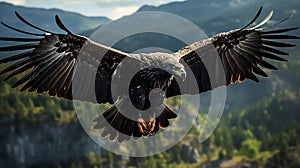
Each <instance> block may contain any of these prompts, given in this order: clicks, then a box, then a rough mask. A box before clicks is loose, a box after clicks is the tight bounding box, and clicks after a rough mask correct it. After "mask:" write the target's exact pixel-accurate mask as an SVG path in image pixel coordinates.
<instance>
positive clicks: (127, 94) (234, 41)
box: [0, 8, 299, 142]
mask: <svg viewBox="0 0 300 168" xmlns="http://www.w3.org/2000/svg"><path fill="white" fill-rule="evenodd" d="M260 13H261V8H260V10H259V12H258V13H257V15H256V16H255V17H254V18H253V20H252V21H251V22H250V23H249V24H248V25H246V26H244V27H243V28H240V29H237V30H232V31H229V32H227V33H220V34H217V35H215V36H213V37H211V38H209V39H206V40H203V41H199V42H196V43H194V44H191V45H189V46H187V47H185V48H183V49H181V50H179V51H178V52H176V53H173V54H168V53H151V54H144V53H141V54H128V53H124V52H122V51H118V50H116V49H113V48H110V47H107V46H104V45H102V44H98V43H95V42H93V41H91V40H90V39H88V38H86V37H83V36H79V35H76V34H73V33H72V32H71V31H70V30H68V29H67V28H66V27H65V26H64V25H63V23H62V22H61V21H60V19H59V18H58V16H56V17H55V19H56V23H57V25H58V26H59V28H61V29H62V30H64V31H65V32H66V34H56V33H54V32H50V31H47V30H44V29H42V28H39V27H37V26H35V25H33V24H31V23H30V22H28V21H27V20H25V19H24V18H23V17H22V16H21V15H19V14H18V13H16V16H17V17H18V18H19V19H20V20H21V21H22V22H24V23H25V24H27V25H28V26H30V27H32V28H34V29H37V30H39V31H41V33H31V32H27V31H23V30H20V29H17V28H14V27H12V26H10V25H7V24H5V23H2V24H3V25H4V26H5V27H7V28H9V29H12V30H14V31H17V32H20V33H23V34H27V35H31V36H32V38H22V37H0V40H1V41H15V42H25V44H20V45H13V46H5V47H1V48H0V52H3V51H17V50H21V51H22V50H25V51H24V52H21V53H18V54H16V55H13V56H8V57H6V58H3V59H1V60H0V63H1V64H3V63H9V66H8V67H7V68H5V69H4V70H2V71H1V72H0V75H6V78H5V80H9V79H11V78H12V77H14V76H15V75H19V74H22V78H21V79H20V80H18V81H17V82H16V83H15V84H14V85H13V87H17V86H19V85H22V88H21V91H24V90H28V91H29V92H37V93H48V94H49V95H51V96H56V97H60V98H65V99H69V100H73V99H78V100H82V101H90V102H94V103H111V104H113V105H112V107H111V108H110V109H108V110H107V111H105V112H104V113H103V115H101V116H99V117H98V118H96V119H95V120H94V121H95V127H94V128H95V129H101V128H104V131H103V132H102V135H103V136H107V135H109V139H111V140H115V139H117V140H118V141H119V142H122V141H124V140H129V139H130V138H131V137H134V138H139V137H141V136H148V135H152V134H155V133H156V132H157V131H158V130H159V128H166V127H168V126H169V119H173V118H176V116H177V115H176V114H175V113H174V112H172V110H170V109H169V108H168V107H167V106H166V105H165V104H164V103H163V100H164V99H165V98H168V97H172V96H176V95H182V94H199V93H201V92H205V91H208V90H211V89H214V88H216V87H219V86H223V85H226V86H227V85H230V84H232V83H235V82H237V81H238V82H241V81H244V80H245V79H250V80H253V81H255V82H258V81H259V80H258V78H257V76H256V75H259V76H263V77H267V76H268V75H267V74H266V73H265V72H264V71H263V70H262V69H261V67H264V68H268V69H276V67H274V66H273V65H271V64H270V63H268V62H267V61H265V58H268V59H272V60H278V61H286V60H285V59H283V58H281V57H280V55H288V54H287V53H285V52H283V51H280V50H278V49H276V48H277V47H294V46H295V45H293V44H287V43H283V42H276V41H274V40H276V39H280V40H282V39H299V37H296V36H291V35H284V34H281V33H285V32H289V31H292V30H296V29H298V28H286V29H279V30H272V31H271V30H266V29H265V28H263V27H262V26H263V25H264V24H265V23H266V22H268V21H269V19H270V18H271V16H272V12H271V13H270V14H269V15H268V16H267V17H266V18H265V19H264V20H263V21H261V22H260V23H258V24H257V25H256V26H254V27H250V26H251V25H252V24H253V23H254V22H255V21H256V20H257V18H258V17H259V15H260ZM215 53H216V54H215ZM216 55H217V57H214V56H216ZM218 60H220V61H219V62H218ZM206 65H212V66H209V67H207V66H206ZM117 67H118V68H117ZM133 67H135V68H136V69H137V70H138V71H137V73H136V74H135V75H134V76H133V77H131V76H128V75H129V74H128V73H127V72H129V71H131V70H132V68H133ZM159 67H164V68H159ZM187 69H190V70H191V71H187ZM220 72H224V73H225V74H224V73H223V75H222V73H220ZM77 73H82V74H84V75H82V76H81V79H80V80H79V81H77V83H78V84H77V83H76V86H75V84H74V83H73V82H74V80H76V74H77ZM91 77H95V81H94V85H93V83H85V81H88V79H89V78H91ZM193 77H195V79H196V81H197V83H198V86H195V85H194V84H193V83H190V82H187V81H190V79H191V78H193ZM127 78H129V79H131V80H130V81H129V83H128V84H125V83H120V82H118V81H122V79H127ZM175 79H176V80H175ZM179 85H181V86H182V88H180V89H179ZM93 86H94V90H93V91H94V92H95V95H96V99H92V98H91V97H90V96H89V95H90V92H91V91H90V88H91V87H93ZM115 86H116V87H115ZM128 86H129V88H128ZM112 87H115V88H117V91H116V93H118V95H117V100H114V99H113V95H112V94H113V93H112V92H111V90H112ZM74 88H75V89H76V90H78V93H77V94H78V95H72V90H73V89H74ZM131 102H132V104H133V106H134V108H132V107H129V106H128V104H129V103H131ZM118 109H121V110H122V111H121V112H120V111H119V110H118ZM148 109H151V111H147V110H148ZM160 109H162V110H161V111H162V112H161V113H157V111H159V110H160Z"/></svg>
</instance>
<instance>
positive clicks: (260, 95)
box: [0, 0, 300, 168]
mask: <svg viewBox="0 0 300 168" xmlns="http://www.w3.org/2000/svg"><path fill="white" fill-rule="evenodd" d="M260 6H263V7H264V9H263V14H262V16H265V15H266V14H267V13H268V12H270V11H271V10H274V12H275V14H274V16H273V18H272V19H271V21H270V23H271V24H272V23H276V22H278V21H280V20H282V19H284V18H286V17H288V16H289V15H291V14H292V15H293V16H294V17H292V18H291V19H289V20H288V21H286V22H284V23H282V24H280V25H277V28H282V27H297V26H300V15H299V11H300V1H299V0H286V1H284V2H283V1H281V0H272V1H271V0H226V1H224V0H212V1H206V0H186V1H176V2H172V0H158V1H155V2H153V1H150V0H149V1H148V0H146V1H138V0H123V1H121V0H95V1H85V0H80V1H79V0H77V1H69V0H65V1H61V0H60V1H58V0H54V1H51V4H50V2H49V1H42V0H41V1H36V0H10V1H5V2H0V21H2V22H5V23H7V24H9V25H14V26H15V27H18V28H21V29H25V30H27V29H28V27H26V26H24V24H22V23H21V22H20V21H18V19H17V18H16V16H15V15H14V12H15V11H18V12H19V13H20V14H21V15H22V16H24V17H25V18H27V19H28V20H29V21H30V22H32V23H33V24H35V25H38V26H40V27H42V28H45V29H48V30H51V31H55V32H61V30H59V28H58V27H57V26H56V25H55V22H54V16H55V15H56V14H57V15H59V16H60V18H61V19H62V21H63V22H64V24H65V25H66V26H67V27H68V28H69V29H70V30H71V31H72V32H74V33H77V34H81V35H85V36H89V35H91V34H92V33H93V32H94V31H95V30H96V29H97V28H99V27H100V26H102V25H104V24H107V23H110V22H113V21H114V20H117V19H119V18H121V17H123V16H125V15H131V14H133V13H134V12H139V11H164V12H169V13H173V14H176V15H179V16H182V17H184V18H186V19H189V20H190V21H192V22H193V23H195V24H196V25H198V26H199V27H200V28H201V29H202V30H204V32H205V33H206V34H207V35H208V36H212V35H214V34H216V33H219V32H225V31H229V30H231V29H236V28H239V27H242V26H243V25H245V24H246V23H247V22H249V21H250V20H251V19H252V18H253V17H254V15H255V14H256V12H257V10H258V9H259V7H260ZM178 29H179V28H178ZM180 29H182V31H184V27H182V28H180ZM275 29H276V28H275ZM291 34H294V35H298V36H300V30H296V31H294V32H293V33H291ZM13 35H19V34H16V33H15V32H13V31H11V30H9V29H7V28H5V27H4V26H2V25H1V26H0V36H13ZM287 42H292V43H296V44H297V45H298V46H297V47H295V48H292V49H286V50H285V51H286V52H289V53H291V55H290V56H287V57H288V60H289V62H288V63H280V62H271V63H272V64H274V65H276V66H277V67H278V69H279V70H278V71H268V70H267V73H268V74H269V75H270V77H271V78H259V79H260V81H261V82H260V83H259V84H257V83H253V82H249V81H246V82H244V83H240V84H234V85H232V86H230V87H228V89H227V100H226V106H225V111H224V113H223V116H222V119H221V121H220V123H219V125H218V127H217V129H216V130H215V131H214V133H213V134H212V135H211V136H210V138H209V139H207V140H206V141H205V142H204V143H199V141H198V136H199V132H198V130H197V128H192V130H191V131H190V133H189V134H188V135H187V136H186V137H185V138H184V139H183V140H182V141H181V142H180V143H179V144H177V145H176V146H174V147H172V148H171V149H169V150H168V151H166V152H163V153H160V154H158V155H154V156H149V157H144V158H131V157H124V156H118V155H115V154H113V153H111V152H109V151H106V150H105V149H102V148H101V147H99V146H98V145H97V144H96V143H95V142H93V141H92V140H91V139H90V138H89V136H88V135H87V134H86V133H85V132H84V130H83V129H82V127H81V125H80V123H79V122H78V120H77V118H76V114H75V111H74V108H73V103H72V102H71V101H65V100H60V99H56V98H51V97H49V96H47V95H36V94H31V93H28V92H24V93H20V92H19V91H18V89H12V88H11V86H10V85H11V84H12V83H13V82H14V81H16V80H17V78H18V77H17V78H15V79H14V80H12V81H11V82H9V83H5V82H1V83H0V99H1V101H0V167H51V168H52V167H67V168H82V167H93V168H96V167H99V168H100V167H103V168H106V167H110V168H112V167H131V168H134V167H137V168H138V167H152V168H156V167H157V168H160V167H162V168H167V167H175V168H186V167H191V168H193V167H203V168H207V167H223V168H225V167H249V168H252V167H300V136H299V135H300V110H299V109H300V87H299V86H300V73H299V72H300V42H299V40H298V41H287ZM4 45H8V43H5V44H4V43H3V42H0V46H4ZM184 45H185V44H182V43H180V42H178V41H177V40H176V39H172V38H171V37H168V36H164V35H160V34H151V33H150V34H138V35H136V36H131V37H128V38H126V39H124V40H122V41H121V42H120V43H118V44H116V46H114V47H115V48H117V49H120V50H123V51H125V52H134V51H136V50H138V49H141V48H143V47H147V46H151V47H153V46H156V47H162V46H163V47H164V48H166V49H168V50H170V51H177V50H178V49H180V48H181V47H184ZM7 54H8V53H1V55H0V57H5V56H7ZM0 68H1V69H2V68H4V65H1V66H0ZM2 79H3V77H1V80H2ZM203 97H204V98H205V97H206V98H207V99H208V100H204V102H203V103H202V102H201V103H202V108H201V109H202V110H203V111H205V110H207V107H208V106H209V101H210V100H209V93H205V94H203ZM107 106H108V105H103V108H106V107H107ZM205 118H206V114H205V112H203V113H202V112H201V114H200V113H199V117H198V120H199V123H200V124H201V122H203V121H204V120H205Z"/></svg>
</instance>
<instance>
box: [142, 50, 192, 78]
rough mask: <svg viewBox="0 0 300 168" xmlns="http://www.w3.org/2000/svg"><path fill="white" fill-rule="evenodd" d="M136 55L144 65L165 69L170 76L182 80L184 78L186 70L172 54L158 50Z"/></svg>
mask: <svg viewBox="0 0 300 168" xmlns="http://www.w3.org/2000/svg"><path fill="white" fill-rule="evenodd" d="M138 55H139V59H140V60H142V61H141V62H143V64H145V65H144V66H150V67H154V68H159V69H161V70H163V71H167V72H168V73H169V74H171V75H172V76H175V77H178V78H180V79H182V81H184V80H185V79H186V71H185V68H184V66H183V65H182V64H181V63H180V62H179V60H178V59H177V58H176V57H175V56H174V55H173V54H169V53H159V52H158V53H150V54H138Z"/></svg>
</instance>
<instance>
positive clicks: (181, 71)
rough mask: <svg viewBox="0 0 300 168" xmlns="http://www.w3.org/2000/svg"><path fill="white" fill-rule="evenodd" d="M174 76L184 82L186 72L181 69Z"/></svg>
mask: <svg viewBox="0 0 300 168" xmlns="http://www.w3.org/2000/svg"><path fill="white" fill-rule="evenodd" d="M176 75H177V76H178V77H180V78H181V79H182V81H184V80H185V79H186V72H185V70H183V69H181V70H179V71H178V72H176Z"/></svg>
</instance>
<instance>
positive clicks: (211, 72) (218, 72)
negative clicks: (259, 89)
mask: <svg viewBox="0 0 300 168" xmlns="http://www.w3.org/2000/svg"><path fill="white" fill-rule="evenodd" d="M261 10H262V8H260V9H259V11H258V13H257V15H256V16H255V17H254V18H253V20H252V21H251V22H250V23H249V24H247V25H246V26H244V27H243V28H240V29H237V30H232V31H229V32H227V33H220V34H217V35H215V36H213V37H212V38H209V39H206V40H203V41H200V42H196V43H194V44H191V45H189V46H187V47H185V48H183V49H181V50H179V51H178V52H177V53H175V55H176V56H178V57H180V59H181V62H182V63H183V64H185V65H186V69H188V68H190V69H191V72H190V73H188V74H187V80H186V81H189V78H192V76H194V77H195V79H196V80H197V83H198V88H197V90H198V91H197V92H198V93H199V92H200V93H201V92H205V91H207V90H211V89H214V88H216V87H218V86H222V85H226V86H227V85H230V84H232V83H235V82H237V81H238V82H242V81H244V80H245V79H250V80H252V81H255V82H259V80H258V78H257V77H256V75H259V76H263V77H268V75H267V74H266V73H265V72H264V71H263V70H262V69H261V67H264V68H267V69H273V70H276V69H277V68H276V67H275V66H273V65H272V64H270V63H268V62H267V61H265V58H267V59H270V60H277V61H286V59H284V58H281V57H280V56H285V55H289V54H288V53H286V52H283V51H280V50H278V49H277V47H282V48H283V47H294V46H295V45H294V44H288V43H284V42H276V41H274V40H277V39H278V40H283V39H299V37H296V36H292V35H283V34H281V33H285V32H289V31H292V30H296V29H298V27H296V28H286V29H279V30H273V31H270V30H266V28H264V27H262V26H263V25H264V24H265V23H267V22H268V21H269V20H270V18H271V16H272V14H273V11H272V12H271V13H270V14H269V15H268V16H267V17H266V18H265V19H263V20H262V21H261V22H260V23H258V24H257V25H255V26H254V27H250V26H251V25H252V24H253V23H254V22H255V21H256V20H257V18H258V17H259V15H260V13H261ZM249 27H250V28H249ZM182 86H183V88H184V91H181V93H180V91H179V87H178V85H176V84H175V83H172V85H171V87H170V88H169V90H168V91H167V96H168V97H170V96H174V95H178V94H196V93H195V89H193V88H195V86H194V84H191V83H188V82H184V83H183V85H182Z"/></svg>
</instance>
